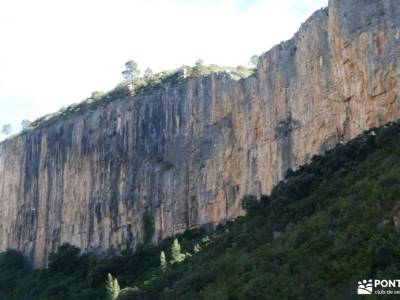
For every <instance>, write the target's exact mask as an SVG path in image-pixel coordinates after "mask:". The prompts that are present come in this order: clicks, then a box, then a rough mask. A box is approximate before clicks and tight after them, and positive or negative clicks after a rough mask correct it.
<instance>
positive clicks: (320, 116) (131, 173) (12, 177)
mask: <svg viewBox="0 0 400 300" xmlns="http://www.w3.org/2000/svg"><path fill="white" fill-rule="evenodd" d="M399 117H400V6H399V5H398V1H397V0H380V1H377V0H331V1H330V3H329V7H328V8H326V9H321V10H319V11H317V12H315V13H314V14H313V15H312V16H311V17H310V18H309V19H308V20H307V21H306V22H305V23H304V24H303V25H302V26H301V28H300V30H299V31H298V32H297V33H296V34H295V36H294V37H293V38H292V39H291V40H289V41H286V42H283V43H281V44H280V45H278V46H276V47H274V48H272V49H271V50H270V51H269V52H267V53H265V54H264V55H263V56H262V57H261V58H260V61H259V64H258V69H257V71H256V76H252V77H249V78H247V79H245V80H239V81H238V80H235V79H234V78H233V77H232V76H231V75H229V74H225V73H220V74H213V75H211V76H208V77H203V78H198V79H189V80H186V81H185V82H183V83H179V84H165V85H164V86H163V87H162V88H160V89H158V90H154V91H152V92H148V93H147V94H143V95H138V96H134V97H127V98H123V99H119V100H116V101H113V102H111V103H108V104H106V105H104V106H103V107H100V108H97V109H95V110H93V111H89V112H85V113H80V114H78V113H76V114H73V115H71V116H69V117H68V118H67V119H64V120H62V121H60V122H56V123H54V124H52V125H48V126H45V127H42V128H38V129H36V130H34V131H32V132H30V133H26V134H23V135H20V136H18V137H15V138H13V139H10V140H7V141H5V142H3V143H1V144H0V250H4V249H6V248H17V249H20V250H22V251H23V252H24V253H25V254H27V255H29V256H30V257H31V258H32V259H33V261H34V262H35V264H36V265H37V266H41V265H43V264H44V263H45V262H46V259H47V255H48V254H49V252H51V251H52V250H54V249H55V248H56V247H57V246H58V245H60V243H62V242H70V243H73V244H75V245H77V246H79V247H81V248H82V249H87V250H94V251H105V250H107V249H110V248H114V249H122V248H126V247H132V248H134V247H135V246H136V245H137V244H138V243H140V242H141V241H142V239H143V215H144V212H145V211H146V209H147V210H149V211H150V212H151V213H152V215H153V217H154V222H155V235H154V237H153V241H154V242H158V241H160V240H161V239H163V238H165V237H166V236H169V235H173V234H175V233H178V232H181V231H183V230H185V229H188V228H193V227H198V226H201V225H205V224H209V223H217V222H220V221H222V220H224V219H228V218H233V217H235V216H238V215H240V214H241V213H242V211H241V209H240V204H239V203H240V198H241V197H242V196H243V195H244V194H248V193H252V194H261V193H268V192H269V191H270V190H271V187H272V186H273V185H274V184H276V183H277V182H278V181H279V180H281V179H282V178H283V177H284V174H285V172H286V171H287V170H288V169H289V168H296V167H297V166H299V165H301V164H303V163H305V162H307V161H309V159H310V158H311V156H312V155H314V154H317V153H321V152H324V151H325V150H327V149H329V148H330V147H332V146H334V145H335V144H336V143H338V142H341V141H346V140H348V139H350V138H352V137H354V136H355V135H357V134H359V133H360V132H362V131H363V130H365V129H367V128H370V127H374V126H379V125H382V124H384V123H386V122H388V121H392V120H396V119H398V118H399Z"/></svg>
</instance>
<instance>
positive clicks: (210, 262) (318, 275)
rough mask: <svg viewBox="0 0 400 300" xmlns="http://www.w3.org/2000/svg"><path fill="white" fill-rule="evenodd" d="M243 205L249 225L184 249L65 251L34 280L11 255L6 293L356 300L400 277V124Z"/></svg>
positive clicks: (190, 235) (0, 285)
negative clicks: (364, 285)
mask: <svg viewBox="0 0 400 300" xmlns="http://www.w3.org/2000/svg"><path fill="white" fill-rule="evenodd" d="M243 205H244V207H245V208H246V210H247V215H246V216H245V217H240V218H238V219H237V220H235V221H232V222H230V223H228V224H225V225H224V226H219V227H218V228H217V230H215V231H214V232H213V233H211V234H208V235H205V234H202V233H201V231H200V230H199V231H190V232H186V233H185V234H183V235H180V236H178V237H177V241H178V242H175V243H173V240H172V239H169V240H166V241H165V242H164V243H163V244H162V245H160V246H159V247H154V246H150V245H144V246H141V247H140V249H139V250H138V251H137V252H136V254H132V253H129V252H126V253H123V254H119V255H117V254H114V255H113V254H110V255H109V256H108V257H106V258H102V259H99V258H96V257H95V256H94V255H92V254H86V255H83V256H79V249H76V248H74V247H72V246H69V245H64V246H62V247H61V248H60V249H59V250H58V252H57V253H53V254H52V255H51V257H50V265H49V268H48V269H46V270H36V271H32V270H30V268H29V266H28V264H27V262H26V261H24V258H23V257H22V256H21V255H20V254H19V253H18V252H15V251H8V252H6V253H3V254H1V255H0V291H1V294H2V296H3V298H4V299H30V300H34V299H52V300H56V299H68V300H70V299H116V297H117V296H118V298H117V299H176V300H177V299H185V300H186V299H207V300H210V299H230V300H234V299H246V300H247V299H351V298H356V286H357V281H359V280H362V279H369V278H378V279H379V278H385V279H398V278H400V232H399V231H400V225H399V224H397V222H398V221H397V220H399V221H400V125H399V123H392V124H389V125H387V126H384V127H382V128H379V129H372V130H370V131H368V132H365V133H364V134H362V135H360V136H359V137H357V138H356V139H354V140H352V141H350V142H349V143H347V144H345V145H338V146H337V147H336V148H335V149H333V150H331V151H329V152H327V153H325V155H324V156H316V157H314V158H313V159H312V162H311V163H310V164H308V165H306V166H303V167H301V168H300V169H299V170H297V171H295V172H291V171H290V172H288V177H287V179H286V180H285V182H281V183H280V184H279V185H278V186H276V187H275V189H274V190H273V192H272V194H271V195H269V196H263V197H261V199H257V198H255V197H253V196H246V197H245V198H244V199H243ZM396 225H397V226H399V227H398V228H397V226H396ZM179 248H180V249H179ZM161 251H163V253H164V254H165V261H164V259H162V261H163V262H162V263H160V254H161V253H162V252H161ZM161 256H163V255H161ZM108 274H111V276H112V277H113V278H116V279H117V281H118V285H119V286H120V288H121V291H120V292H119V293H118V286H117V284H116V283H117V281H115V280H112V281H111V276H109V277H108V278H109V279H108V280H107V276H108ZM106 287H107V288H106ZM112 291H114V292H112ZM118 294H119V295H118ZM371 297H374V296H371ZM0 298H1V296H0ZM376 298H377V299H378V298H379V299H384V296H376Z"/></svg>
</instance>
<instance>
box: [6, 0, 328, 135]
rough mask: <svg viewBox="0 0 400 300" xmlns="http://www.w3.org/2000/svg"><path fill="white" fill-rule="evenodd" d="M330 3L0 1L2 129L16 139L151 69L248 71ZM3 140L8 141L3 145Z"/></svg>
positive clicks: (309, 0) (307, 0)
mask: <svg viewBox="0 0 400 300" xmlns="http://www.w3.org/2000/svg"><path fill="white" fill-rule="evenodd" d="M327 2H328V0H34V1H33V0H0V125H3V124H6V123H11V124H12V125H13V128H14V132H15V131H17V130H19V124H20V122H21V120H22V119H30V120H34V119H36V118H38V117H40V116H42V115H44V114H47V113H50V112H54V111H56V110H58V109H59V108H60V107H62V106H67V105H69V104H71V103H75V102H80V101H81V100H83V99H85V98H87V97H88V96H90V94H91V92H92V91H107V90H110V89H111V88H113V87H114V86H115V85H116V84H117V83H119V82H120V81H122V79H123V78H122V76H121V71H122V70H123V68H124V63H125V62H126V61H128V60H130V59H133V60H135V61H137V62H138V63H139V67H140V68H141V69H142V70H144V69H145V68H147V67H150V68H152V69H153V70H154V71H162V70H168V69H175V68H177V67H179V66H181V65H183V64H187V65H193V64H194V62H195V61H196V60H197V59H199V58H202V59H203V60H204V61H205V63H206V64H212V63H213V64H214V63H215V64H219V65H230V66H237V65H239V64H242V65H247V63H248V61H249V59H250V57H251V56H252V55H253V54H261V53H263V52H265V51H267V50H268V49H270V48H271V47H272V46H273V45H275V44H277V43H279V42H281V41H283V40H287V39H289V38H290V37H291V36H292V35H293V34H294V33H295V32H296V31H297V29H298V27H299V26H300V24H301V23H302V22H304V21H305V20H306V19H307V18H308V17H309V15H310V14H311V13H312V12H313V11H315V10H317V9H319V8H321V7H324V6H326V5H327ZM2 138H4V136H3V135H1V134H0V139H2Z"/></svg>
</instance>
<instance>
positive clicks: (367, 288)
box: [357, 279, 373, 295]
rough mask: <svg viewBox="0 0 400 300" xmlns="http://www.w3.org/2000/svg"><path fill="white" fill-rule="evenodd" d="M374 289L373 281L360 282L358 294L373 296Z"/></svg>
mask: <svg viewBox="0 0 400 300" xmlns="http://www.w3.org/2000/svg"><path fill="white" fill-rule="evenodd" d="M372 289H373V284H372V279H370V280H363V281H359V282H358V288H357V294H359V295H371V294H372Z"/></svg>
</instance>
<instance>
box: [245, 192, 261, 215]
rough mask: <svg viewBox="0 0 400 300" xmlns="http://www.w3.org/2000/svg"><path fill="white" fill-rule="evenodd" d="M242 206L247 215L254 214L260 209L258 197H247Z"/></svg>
mask: <svg viewBox="0 0 400 300" xmlns="http://www.w3.org/2000/svg"><path fill="white" fill-rule="evenodd" d="M241 204H242V209H244V210H245V211H246V212H247V213H254V212H256V211H257V209H258V208H259V207H260V205H259V202H258V199H257V197H256V196H253V195H245V196H244V197H243V199H242V203H241Z"/></svg>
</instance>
